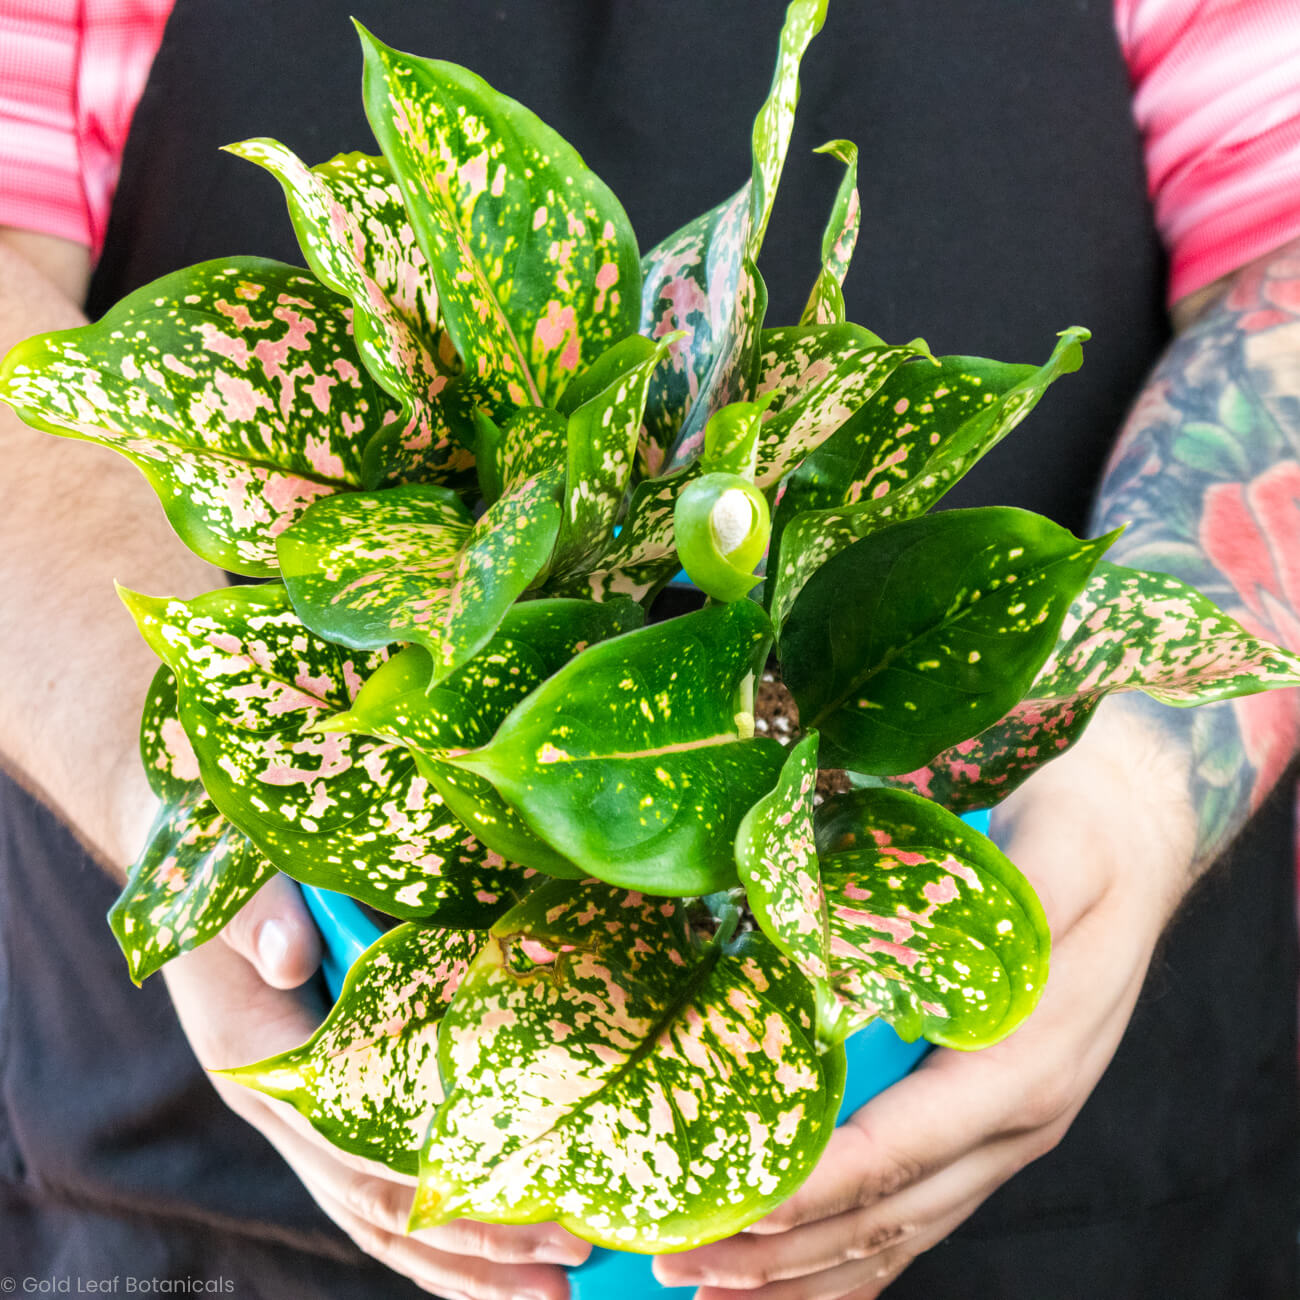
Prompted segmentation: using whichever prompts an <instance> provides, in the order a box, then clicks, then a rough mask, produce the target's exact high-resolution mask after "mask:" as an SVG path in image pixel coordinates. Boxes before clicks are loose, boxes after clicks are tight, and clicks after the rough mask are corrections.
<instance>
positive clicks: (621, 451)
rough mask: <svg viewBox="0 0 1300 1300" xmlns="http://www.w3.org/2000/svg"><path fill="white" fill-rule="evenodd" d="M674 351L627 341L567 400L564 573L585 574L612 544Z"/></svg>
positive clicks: (559, 550)
mask: <svg viewBox="0 0 1300 1300" xmlns="http://www.w3.org/2000/svg"><path fill="white" fill-rule="evenodd" d="M668 347H669V343H668V341H664V342H661V343H659V344H658V345H656V344H654V343H651V342H650V340H648V339H643V338H641V337H640V336H639V335H634V336H633V337H632V338H629V339H624V340H623V342H622V343H619V344H616V345H615V346H614V347H613V348H611V349H610V351H609V352H607V353H606V354H605V356H604V357H602V358H601V359H600V361H598V362H597V363H596V365H595V366H594V367H592V370H591V371H590V372H588V374H587V375H584V376H582V378H581V379H580V380H579V381H577V383H575V384H573V385H570V388H569V390H568V391H567V392H566V393H565V403H564V405H565V408H566V409H567V410H568V411H569V412H570V415H569V423H568V429H567V431H566V436H565V445H566V448H567V472H566V478H565V487H564V512H563V516H562V518H561V521H560V535H559V539H558V540H557V542H556V547H555V563H554V568H555V570H556V571H557V572H565V571H567V570H573V569H577V568H579V567H580V566H582V565H583V564H584V563H586V562H587V561H589V560H591V559H592V558H593V557H594V556H596V555H597V554H599V552H600V551H601V549H602V548H603V547H605V546H606V545H607V544H608V542H609V541H610V538H611V536H612V534H613V528H614V521H615V519H616V518H617V517H618V512H619V509H620V507H621V506H622V504H623V498H624V496H625V495H626V493H627V489H628V485H629V483H630V482H631V480H632V467H633V460H634V457H635V455H636V446H637V439H638V437H639V436H640V433H641V417H642V415H643V414H644V412H645V403H646V392H647V390H648V388H649V385H650V380H651V377H652V375H653V374H654V373H655V368H656V367H657V366H658V365H659V362H660V361H661V360H662V359H663V356H664V353H665V352H666V351H667V349H668ZM602 363H603V364H602ZM584 381H585V382H584ZM579 385H581V388H580V392H578V393H574V392H573V389H574V388H575V387H578V386H579ZM577 398H581V399H582V400H581V401H576V400H575V399H577Z"/></svg>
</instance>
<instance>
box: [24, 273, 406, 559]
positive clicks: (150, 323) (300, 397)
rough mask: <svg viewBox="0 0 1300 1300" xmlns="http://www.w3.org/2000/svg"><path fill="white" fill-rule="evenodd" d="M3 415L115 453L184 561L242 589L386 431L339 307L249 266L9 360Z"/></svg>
mask: <svg viewBox="0 0 1300 1300" xmlns="http://www.w3.org/2000/svg"><path fill="white" fill-rule="evenodd" d="M0 400H3V401H6V402H8V403H9V404H10V405H11V406H13V407H14V409H15V410H16V411H17V412H18V414H19V415H21V416H22V418H23V419H24V420H26V421H27V422H28V423H29V424H32V425H34V426H35V427H37V428H41V429H45V430H48V431H49V432H51V433H57V434H62V435H64V436H67V437H74V438H84V439H86V440H87V441H90V442H98V443H102V444H103V445H105V446H108V447H112V448H113V449H114V450H115V451H119V452H121V453H122V454H123V455H124V456H126V457H127V458H128V459H130V460H131V461H133V462H134V463H135V464H136V465H137V466H138V467H139V468H140V469H141V470H142V471H143V472H144V474H145V476H146V477H147V478H148V479H149V482H150V483H151V485H152V486H153V488H154V490H155V491H156V492H157V493H158V496H159V498H160V500H161V501H162V503H163V507H164V509H165V510H166V511H167V517H168V519H169V520H170V521H171V523H172V526H173V527H174V528H175V529H176V531H177V533H179V534H180V536H181V538H182V540H183V541H185V543H186V544H187V545H188V546H190V547H191V548H192V549H193V550H194V551H196V552H197V553H198V554H199V555H201V556H203V558H204V559H206V560H209V561H211V562H212V563H213V564H217V565H220V566H221V567H223V568H226V569H230V570H233V571H234V572H236V573H244V574H249V575H251V576H254V577H269V576H271V575H273V574H274V573H275V572H276V557H275V539H276V537H277V536H278V534H280V533H281V532H283V531H284V529H286V528H287V527H289V525H290V524H292V523H293V522H294V521H295V520H296V519H297V518H299V516H300V515H302V513H303V512H304V511H305V510H306V509H307V508H308V507H309V506H310V505H311V504H312V503H313V502H314V501H317V500H319V499H320V498H321V497H325V496H330V495H332V494H333V493H336V492H340V491H343V490H345V489H348V488H354V487H357V486H359V485H360V483H361V481H362V454H363V452H364V450H365V447H366V444H367V442H368V441H369V439H370V438H371V436H373V434H374V433H376V432H377V431H378V430H379V429H380V428H381V427H382V426H383V425H384V424H385V423H386V422H387V421H389V420H392V419H395V418H397V415H398V410H397V406H396V403H395V402H394V401H393V399H392V398H391V397H389V396H388V394H386V393H385V392H384V391H383V390H382V389H381V388H379V387H378V386H377V385H376V384H375V383H374V381H373V380H371V378H370V376H369V375H368V374H367V373H366V371H365V369H364V368H363V367H362V366H361V364H360V359H359V357H358V356H357V351H356V348H355V347H354V345H353V341H352V334H351V327H350V323H349V313H348V312H347V311H346V309H345V305H344V303H343V302H342V301H341V300H340V299H339V298H338V296H337V295H336V294H334V293H332V292H331V291H330V290H328V289H326V288H324V287H323V286H322V285H320V284H319V283H318V282H317V281H316V280H315V279H314V278H313V277H312V276H311V275H309V274H307V273H306V272H305V271H301V270H299V269H297V268H295V267H291V266H283V265H281V264H280V263H278V262H268V261H265V260H263V259H261V258H253V257H231V258H224V259H221V260H220V261H215V262H205V263H202V264H201V265H199V266H193V267H190V268H189V269H188V270H185V271H177V272H176V273H175V274H173V275H168V276H164V277H163V278H162V279H161V280H156V281H154V282H153V283H152V284H149V285H146V286H145V287H144V288H143V289H139V290H137V291H136V292H135V293H133V294H131V295H129V296H128V297H126V298H124V299H123V300H122V301H121V302H120V303H118V304H117V306H115V307H114V308H113V309H112V310H111V311H110V312H108V314H107V315H106V316H104V317H103V318H102V319H101V320H99V321H97V322H96V323H95V324H93V325H83V326H81V327H80V328H78V329H73V330H63V331H60V332H59V333H56V334H41V335H37V336H36V337H35V338H31V339H28V340H27V341H26V342H24V343H21V344H19V345H18V346H17V347H16V348H14V349H13V350H12V351H11V352H10V353H9V354H8V356H7V357H6V358H5V360H4V363H3V365H2V366H0Z"/></svg>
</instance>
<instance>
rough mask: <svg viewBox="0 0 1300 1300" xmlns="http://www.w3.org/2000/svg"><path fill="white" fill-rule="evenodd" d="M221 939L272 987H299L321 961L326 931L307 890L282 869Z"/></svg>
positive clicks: (223, 931) (240, 911)
mask: <svg viewBox="0 0 1300 1300" xmlns="http://www.w3.org/2000/svg"><path fill="white" fill-rule="evenodd" d="M221 937H222V938H223V939H224V940H225V941H226V942H227V943H228V944H229V945H230V946H231V947H232V948H233V949H234V950H235V951H236V952H237V953H239V954H240V955H241V956H242V957H243V958H244V959H245V960H246V961H248V962H249V963H250V964H251V965H252V966H253V968H254V969H255V970H256V971H257V973H258V974H259V975H261V977H262V979H263V980H264V981H265V982H266V983H267V984H269V985H270V986H271V987H272V988H277V989H292V988H297V987H298V985H299V984H302V983H304V982H305V981H307V980H309V979H310V978H311V977H312V975H313V974H315V972H316V968H317V967H318V966H319V965H320V959H321V944H320V934H319V932H318V931H317V929H316V926H315V923H314V922H313V921H312V919H311V913H310V912H308V911H307V904H306V903H305V902H304V901H303V897H302V892H301V890H299V888H298V886H297V885H296V884H294V882H293V881H292V880H290V879H289V877H288V876H284V875H281V874H280V873H279V872H277V873H276V874H275V875H273V876H272V877H271V878H270V880H268V881H267V882H266V884H265V885H263V886H262V888H261V889H259V890H258V891H257V893H255V894H254V895H253V896H252V898H250V899H249V900H248V902H247V903H245V904H244V906H243V907H242V908H241V909H240V910H239V911H238V912H237V913H236V914H235V915H234V917H232V918H231V920H230V922H229V923H228V924H227V925H226V927H225V929H224V930H222V931H221Z"/></svg>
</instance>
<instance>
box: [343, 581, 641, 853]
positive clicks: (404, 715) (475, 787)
mask: <svg viewBox="0 0 1300 1300" xmlns="http://www.w3.org/2000/svg"><path fill="white" fill-rule="evenodd" d="M643 619H644V614H643V612H642V610H641V607H640V606H639V605H635V604H633V603H632V602H631V601H628V600H614V601H608V602H606V603H604V604H596V603H595V602H593V601H589V600H529V601H524V602H522V603H521V604H517V605H515V606H513V607H512V608H511V609H510V610H509V612H508V613H507V614H506V616H505V618H504V619H503V620H502V623H501V627H500V628H499V629H498V631H497V633H496V635H495V636H493V638H492V639H491V641H489V642H488V644H487V645H486V646H485V647H484V648H483V649H482V650H481V651H480V652H479V653H478V654H477V655H475V656H474V658H473V659H471V660H470V661H469V663H468V664H466V665H465V666H464V667H463V668H461V669H459V670H458V671H457V672H455V673H453V674H452V675H451V676H450V677H448V678H446V679H445V680H444V681H443V682H441V683H440V684H439V685H437V686H434V687H433V688H432V689H430V676H431V674H432V664H431V663H430V660H429V656H428V653H427V652H426V651H425V650H423V649H421V648H420V647H419V646H410V647H408V648H407V649H405V650H403V651H401V652H400V653H399V654H397V655H395V656H394V657H393V658H391V659H390V660H389V661H388V662H387V663H386V664H384V665H383V667H381V668H380V669H379V670H378V671H377V672H375V673H374V674H373V675H372V676H371V677H370V678H369V680H368V681H367V682H366V684H365V685H364V686H363V687H362V688H361V691H360V693H359V694H358V695H357V698H356V699H355V700H354V701H353V704H352V707H351V709H349V710H348V712H346V713H341V714H338V715H337V716H335V717H333V718H330V719H329V720H328V721H327V722H325V723H322V724H321V729H322V730H328V731H348V732H357V733H362V734H365V735H370V736H380V737H382V738H384V739H386V740H394V741H396V742H397V743H398V744H401V745H405V746H406V747H407V748H408V749H410V750H411V752H412V753H413V754H414V756H415V761H416V766H417V768H418V769H419V771H420V773H421V774H422V775H423V776H425V777H427V778H428V779H429V780H430V781H431V782H432V783H433V785H434V786H435V788H436V789H437V790H438V792H439V794H441V795H442V797H443V798H444V799H445V800H446V801H447V805H448V807H450V808H451V810H452V811H453V812H454V813H455V814H456V815H457V816H458V817H459V818H460V819H461V821H462V822H464V824H465V825H466V826H467V827H468V828H469V829H470V830H471V831H472V832H473V833H474V834H475V835H476V836H477V837H478V838H479V839H480V840H481V841H482V842H483V843H484V844H486V845H487V846H488V848H490V849H492V850H493V851H494V852H496V853H499V854H500V855H501V856H502V857H503V858H505V859H506V861H507V862H517V863H519V864H520V865H521V866H524V867H528V868H531V869H533V870H535V871H543V872H545V873H546V874H547V875H552V876H565V877H573V876H578V875H581V874H582V873H581V872H579V871H578V869H577V868H576V867H575V866H574V865H573V864H572V863H571V862H568V861H567V860H566V859H564V858H562V857H561V856H560V855H559V854H558V853H556V852H555V850H554V849H552V848H551V847H550V845H548V844H547V843H546V842H545V841H544V840H542V839H540V838H539V837H538V836H537V835H535V834H534V833H533V832H532V831H531V830H530V829H529V827H528V824H527V823H526V822H525V821H524V820H523V818H522V817H520V815H519V813H518V812H516V811H515V809H514V808H512V807H511V806H510V805H509V804H508V803H506V801H505V800H504V799H503V798H502V797H501V796H500V795H499V794H498V793H497V792H496V789H495V788H494V787H493V785H492V783H491V782H490V781H487V780H486V779H485V778H483V777H481V776H478V775H476V774H475V773H473V772H468V771H465V770H463V769H461V768H459V767H456V766H454V765H453V764H451V763H447V762H444V761H443V759H442V756H443V755H444V754H446V753H447V752H448V751H451V750H463V749H472V748H474V747H476V746H478V745H482V744H485V743H486V742H487V741H488V740H490V739H491V738H492V733H493V732H494V731H495V730H496V729H497V727H498V726H499V725H500V724H501V721H502V720H503V719H504V718H505V716H506V715H507V714H508V713H509V712H510V710H511V709H512V708H514V706H515V705H516V704H518V703H519V702H520V701H521V700H523V699H524V698H525V697H526V696H527V695H528V693H529V692H530V691H532V690H533V689H535V688H536V687H537V686H539V685H540V684H541V683H542V682H543V681H545V680H546V678H547V677H549V676H550V675H551V674H552V673H554V672H555V671H557V670H558V669H559V668H561V667H563V666H564V665H565V664H566V663H568V661H569V660H570V659H572V658H573V656H574V655H576V654H578V653H580V652H581V651H582V650H585V649H586V648H587V646H588V645H591V644H593V643H595V642H597V641H603V640H605V639H606V638H608V637H611V636H617V635H618V634H620V633H622V632H626V631H629V630H631V629H632V628H635V627H640V626H641V623H642V621H643Z"/></svg>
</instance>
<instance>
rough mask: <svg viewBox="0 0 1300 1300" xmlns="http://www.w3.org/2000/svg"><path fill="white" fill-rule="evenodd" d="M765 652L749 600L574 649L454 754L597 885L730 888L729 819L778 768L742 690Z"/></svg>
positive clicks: (691, 890)
mask: <svg viewBox="0 0 1300 1300" xmlns="http://www.w3.org/2000/svg"><path fill="white" fill-rule="evenodd" d="M767 645H768V624H767V619H766V617H765V616H764V614H763V612H762V610H760V609H759V608H758V607H757V606H756V605H753V604H751V603H750V602H749V601H737V602H735V603H734V604H731V605H726V606H721V607H715V608H712V609H704V610H701V611H699V612H698V613H695V614H688V615H686V616H685V617H683V618H676V619H671V620H669V621H668V622H666V623H658V624H653V625H651V626H650V627H646V628H642V629H641V630H639V631H636V632H629V633H627V634H625V635H624V636H619V637H614V638H612V639H611V640H609V641H604V642H602V643H601V644H600V645H596V646H592V647H591V648H590V649H588V650H584V651H583V652H582V654H580V655H578V656H577V658H575V659H573V660H572V661H571V662H570V663H568V664H567V665H566V666H565V667H564V668H562V669H560V671H559V672H558V673H556V674H555V675H554V676H553V677H551V678H550V679H549V680H548V681H546V682H545V683H544V684H543V685H542V686H540V687H539V688H538V689H537V690H536V691H534V692H533V693H532V694H531V695H530V696H529V697H528V698H527V699H526V700H525V701H524V702H523V703H522V704H520V705H519V706H518V707H517V708H515V709H514V710H513V711H512V712H511V713H510V715H509V716H508V717H507V718H506V720H505V721H504V722H503V723H502V724H501V726H500V728H499V729H498V731H497V733H496V735H495V736H494V737H493V738H492V739H491V740H490V741H489V742H488V743H487V744H486V745H484V746H482V747H481V748H479V749H476V750H473V751H471V752H470V753H468V754H465V755H460V756H455V757H454V758H451V760H450V761H453V762H455V763H456V764H458V765H459V766H461V767H464V768H465V769H467V770H468V771H471V772H475V773H477V774H478V775H480V776H484V777H486V778H487V779H488V780H489V781H491V782H492V784H493V785H494V786H496V788H497V790H498V791H499V792H500V793H501V795H502V796H503V797H504V798H505V800H506V801H507V802H508V803H510V804H511V805H513V806H514V807H515V808H517V809H518V810H519V812H520V814H521V815H522V816H523V818H524V820H525V821H526V822H527V823H528V824H529V826H531V827H532V829H533V830H534V831H535V832H536V833H537V834H538V835H540V836H541V837H542V839H544V840H545V841H546V842H547V843H548V844H550V845H551V846H552V847H553V848H554V849H556V850H557V851H558V852H559V853H561V854H562V855H563V856H564V857H565V858H567V859H568V860H569V861H571V862H573V863H575V864H576V865H577V866H579V867H580V868H582V869H583V870H584V871H586V872H588V873H589V874H591V875H593V876H595V877H596V878H597V879H599V880H607V881H609V882H610V883H612V884H617V885H623V886H626V887H628V888H634V889H646V890H648V891H650V892H652V893H656V894H706V893H712V892H714V891H715V890H718V889H723V888H726V887H728V886H730V885H732V884H734V883H735V879H736V867H735V858H734V849H733V843H734V840H735V835H736V829H737V827H738V825H739V823H740V819H741V818H742V817H743V816H744V814H745V812H746V811H747V810H748V808H749V807H750V805H751V804H752V803H753V802H754V800H755V799H756V798H757V797H758V796H759V795H760V794H762V793H764V792H765V791H766V790H768V789H770V788H771V785H772V783H773V781H774V780H775V779H776V773H777V772H778V771H779V770H780V767H781V761H782V751H781V747H780V746H779V745H778V744H776V742H775V741H770V740H755V739H742V734H741V729H742V727H744V728H745V730H746V734H751V735H752V726H753V719H752V713H751V712H750V710H751V709H752V703H751V702H750V699H749V698H747V697H746V695H745V693H744V688H745V684H746V682H747V681H748V682H749V685H750V687H751V688H752V676H751V675H754V674H756V673H757V672H758V671H760V670H761V668H762V664H763V660H764V656H765V653H766V649H767Z"/></svg>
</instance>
